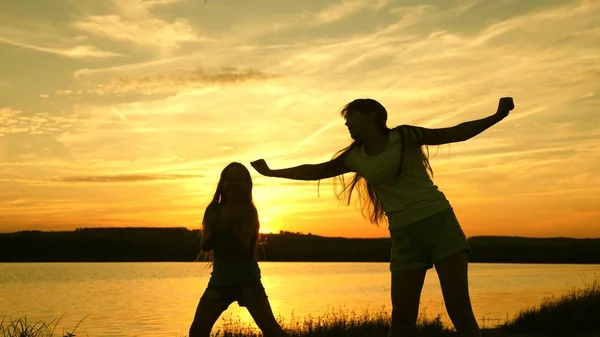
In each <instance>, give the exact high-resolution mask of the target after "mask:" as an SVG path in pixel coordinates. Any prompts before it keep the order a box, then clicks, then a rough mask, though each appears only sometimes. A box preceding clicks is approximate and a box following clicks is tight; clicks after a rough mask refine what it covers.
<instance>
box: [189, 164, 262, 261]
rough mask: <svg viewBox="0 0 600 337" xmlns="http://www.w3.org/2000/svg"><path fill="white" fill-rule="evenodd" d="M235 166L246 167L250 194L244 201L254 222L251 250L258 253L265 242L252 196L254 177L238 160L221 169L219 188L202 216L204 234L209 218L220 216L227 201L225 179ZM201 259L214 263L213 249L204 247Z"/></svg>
mask: <svg viewBox="0 0 600 337" xmlns="http://www.w3.org/2000/svg"><path fill="white" fill-rule="evenodd" d="M234 166H239V167H241V168H243V169H244V172H245V173H246V174H247V175H246V177H247V182H248V188H247V191H248V194H246V195H245V198H244V202H245V203H247V205H248V206H249V207H250V214H249V215H248V216H249V217H250V219H249V220H250V221H251V222H252V224H253V230H254V232H253V235H252V241H251V242H250V251H251V252H252V253H253V254H256V252H257V247H258V246H260V245H262V244H263V242H261V240H260V239H261V238H260V233H259V230H260V221H259V218H258V211H257V209H256V206H255V205H254V201H253V198H252V188H253V184H252V177H251V176H250V171H248V169H247V168H246V166H244V165H243V164H241V163H238V162H232V163H230V164H228V165H227V166H225V168H224V169H223V171H221V176H220V178H219V182H218V184H217V190H216V191H215V194H214V195H213V198H212V200H211V201H210V203H209V204H208V206H207V207H206V210H205V211H204V216H203V218H202V235H203V236H204V234H205V233H207V231H208V224H207V222H208V221H207V220H208V219H210V218H211V217H220V216H221V208H220V206H221V205H223V204H225V203H227V196H226V194H225V193H224V192H225V191H224V190H223V182H224V180H225V177H226V176H227V173H228V172H229V170H230V169H231V168H232V167H234ZM199 260H204V261H207V262H209V264H212V261H213V251H212V250H210V251H208V252H205V251H203V250H202V249H200V252H199V254H198V256H197V257H196V261H199Z"/></svg>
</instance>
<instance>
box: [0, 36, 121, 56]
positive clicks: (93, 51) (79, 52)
mask: <svg viewBox="0 0 600 337" xmlns="http://www.w3.org/2000/svg"><path fill="white" fill-rule="evenodd" d="M0 43H6V44H10V45H13V46H17V47H20V48H25V49H31V50H36V51H40V52H44V53H50V54H55V55H60V56H63V57H68V58H109V57H117V56H122V55H120V54H117V53H113V52H109V51H104V50H101V49H99V48H98V47H95V46H91V45H79V46H73V47H49V46H45V47H44V46H38V45H34V44H29V43H25V42H20V41H15V40H12V39H7V38H4V37H0Z"/></svg>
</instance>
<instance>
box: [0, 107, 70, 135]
mask: <svg viewBox="0 0 600 337" xmlns="http://www.w3.org/2000/svg"><path fill="white" fill-rule="evenodd" d="M80 121H81V120H80V119H79V116H78V114H77V113H75V112H74V113H71V114H69V115H64V116H60V115H52V114H50V113H44V112H36V113H30V114H26V113H24V112H23V111H21V110H15V109H11V108H0V136H3V135H7V134H11V133H26V134H31V135H48V134H57V133H60V132H62V131H64V130H68V129H71V128H73V127H75V126H76V125H77V124H78V123H79V122H80Z"/></svg>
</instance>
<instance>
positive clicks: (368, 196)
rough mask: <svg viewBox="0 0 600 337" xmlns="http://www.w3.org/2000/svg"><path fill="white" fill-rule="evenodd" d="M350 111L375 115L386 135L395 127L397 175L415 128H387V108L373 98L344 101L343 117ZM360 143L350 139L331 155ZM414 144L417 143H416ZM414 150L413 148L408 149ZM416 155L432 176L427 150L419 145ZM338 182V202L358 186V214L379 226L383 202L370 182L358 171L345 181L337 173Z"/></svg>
mask: <svg viewBox="0 0 600 337" xmlns="http://www.w3.org/2000/svg"><path fill="white" fill-rule="evenodd" d="M350 111H359V112H361V113H365V114H375V121H376V123H377V124H378V125H379V126H380V128H381V130H382V131H383V132H385V133H387V134H389V133H390V132H391V131H393V130H398V133H399V134H400V143H401V146H400V153H399V155H400V163H399V165H398V170H397V171H396V175H397V176H400V175H401V174H402V168H403V167H404V164H405V161H404V159H405V157H406V154H407V150H409V149H408V148H407V147H406V144H407V141H408V140H409V139H410V138H409V137H410V136H411V135H410V134H409V133H410V132H412V133H413V135H414V136H415V137H418V133H417V129H416V127H413V126H409V125H399V126H397V127H395V128H393V129H390V128H388V127H387V125H386V122H387V111H386V109H385V108H384V107H383V105H381V104H380V103H379V102H377V101H376V100H374V99H369V98H361V99H356V100H354V101H352V102H350V103H348V104H346V105H345V106H344V107H343V108H342V110H341V111H340V114H341V116H342V117H343V118H346V115H347V114H348V112H350ZM408 144H409V145H413V147H414V146H415V144H416V143H414V142H408ZM362 145H364V144H363V142H362V141H361V140H354V141H353V142H352V144H350V145H349V146H347V147H346V148H344V149H342V150H340V151H338V152H337V153H336V154H335V155H334V156H333V158H337V157H340V156H345V155H347V154H348V153H349V152H350V151H351V150H353V149H355V148H358V147H360V146H362ZM417 146H418V145H417ZM412 150H414V148H413V149H412ZM418 152H419V156H420V157H421V162H422V164H423V166H424V167H425V169H426V170H427V171H429V174H431V175H432V176H433V170H432V168H431V165H430V164H429V149H427V153H425V151H424V149H423V147H421V146H419V151H418ZM337 179H338V180H339V182H340V183H341V185H342V189H341V191H339V192H337V188H336V197H337V199H338V200H340V201H345V202H346V205H350V200H351V199H352V192H353V191H354V189H355V188H356V187H357V186H358V188H357V191H358V201H359V204H360V209H361V214H362V215H363V217H365V218H368V219H369V221H370V222H371V223H373V224H375V225H377V226H379V224H380V222H381V221H382V220H384V219H385V217H384V211H383V205H382V204H381V200H380V199H379V197H378V195H377V193H376V192H375V189H374V188H373V186H372V185H371V184H369V183H368V182H367V181H366V180H365V179H364V178H363V177H362V176H360V175H359V174H358V173H354V175H353V176H352V178H351V179H350V180H349V181H346V180H345V179H344V175H340V176H338V177H337ZM333 183H334V188H335V187H336V178H334V181H333Z"/></svg>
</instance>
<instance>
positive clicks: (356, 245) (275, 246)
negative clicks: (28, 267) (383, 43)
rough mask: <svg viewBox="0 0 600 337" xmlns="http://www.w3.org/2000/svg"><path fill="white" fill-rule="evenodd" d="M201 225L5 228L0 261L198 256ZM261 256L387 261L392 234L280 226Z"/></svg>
mask: <svg viewBox="0 0 600 337" xmlns="http://www.w3.org/2000/svg"><path fill="white" fill-rule="evenodd" d="M201 235H202V233H201V232H200V231H199V230H188V229H186V228H139V227H130V228H128V227H125V228H120V227H116V228H78V229H76V230H75V231H62V232H42V231H22V232H16V233H6V234H0V262H126V261H127V262H128V261H131V262H135V261H148V262H150V261H193V260H194V259H195V258H196V256H197V255H198V252H199V246H200V238H201ZM263 239H264V244H263V245H261V246H260V248H259V251H258V257H259V260H262V261H303V262H308V261H314V262H325V261H328V262H388V261H389V252H390V248H391V243H390V240H389V238H381V239H349V238H335V237H322V236H317V235H312V234H302V233H297V232H296V233H293V232H286V231H281V232H280V233H279V234H266V235H263ZM469 244H470V246H471V249H472V252H471V261H472V262H490V263H492V262H497V263H600V239H571V238H549V239H546V238H523V237H499V236H479V237H472V238H469Z"/></svg>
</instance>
